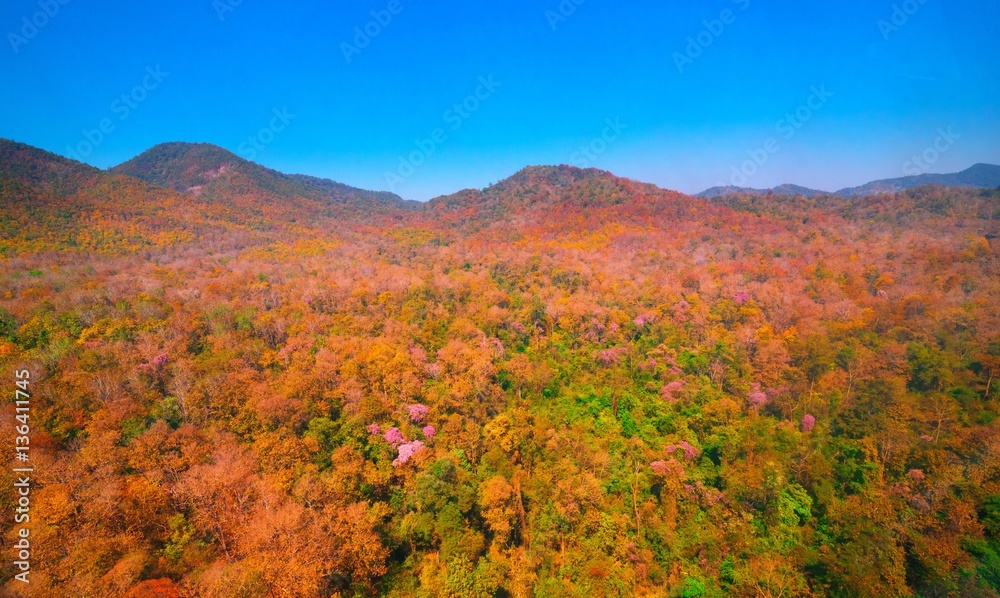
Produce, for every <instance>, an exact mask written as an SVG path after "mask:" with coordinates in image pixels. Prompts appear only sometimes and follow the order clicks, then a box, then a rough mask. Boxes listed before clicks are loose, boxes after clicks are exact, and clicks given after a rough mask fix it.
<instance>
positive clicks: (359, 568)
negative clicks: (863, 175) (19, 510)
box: [0, 142, 1000, 598]
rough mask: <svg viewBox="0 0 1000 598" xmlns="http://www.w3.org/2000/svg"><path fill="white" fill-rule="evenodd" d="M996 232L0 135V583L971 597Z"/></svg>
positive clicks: (993, 357) (990, 371)
mask: <svg viewBox="0 0 1000 598" xmlns="http://www.w3.org/2000/svg"><path fill="white" fill-rule="evenodd" d="M143 179H145V180H143ZM998 231H1000V191H992V190H985V191H984V190H978V189H977V190H973V189H949V188H944V187H922V188H919V189H916V190H912V191H908V192H904V193H899V194H894V195H888V194H886V195H879V196H875V197H872V198H856V199H845V198H840V197H834V196H824V197H818V198H813V199H806V198H804V197H796V196H779V195H773V194H769V195H753V196H749V195H748V196H728V197H722V198H717V199H714V200H705V199H699V198H694V197H689V196H685V195H682V194H678V193H674V192H670V191H664V190H661V189H658V188H656V187H653V186H650V185H644V184H640V183H636V182H633V181H629V180H626V179H620V178H616V177H614V176H612V175H610V174H608V173H604V172H600V171H597V170H578V169H574V168H569V167H537V168H528V169H525V170H523V171H521V172H519V173H518V174H516V175H514V176H513V177H511V178H510V179H507V180H505V181H502V182H500V183H498V184H496V185H493V186H491V187H489V188H487V189H484V190H469V191H464V192H461V193H458V194H456V195H453V196H449V197H443V198H439V199H436V200H433V201H431V202H429V203H428V204H422V205H421V204H413V203H409V202H403V201H402V200H400V199H399V198H396V197H395V196H391V195H388V194H374V193H369V192H364V191H361V190H356V189H351V188H349V187H345V186H340V185H334V184H332V183H329V182H326V181H319V180H318V179H309V178H307V177H288V176H285V175H280V174H279V173H275V172H273V171H268V170H265V169H263V168H260V167H257V166H255V165H253V164H250V163H248V162H244V161H242V160H240V159H239V158H236V157H235V156H232V155H230V154H227V153H225V152H223V151H222V150H218V149H217V148H211V147H209V146H186V145H180V144H173V145H169V146H159V147H158V148H154V150H151V152H149V153H148V154H144V155H143V156H140V157H139V158H137V159H136V160H133V161H132V162H129V163H126V164H125V165H123V166H122V167H119V168H118V169H115V170H114V171H111V172H104V171H98V170H94V169H91V168H89V167H86V166H83V165H80V164H77V163H74V162H70V161H67V160H63V159H61V158H58V157H56V156H54V155H51V154H46V153H44V152H41V151H39V150H34V149H32V148H29V147H27V146H23V145H19V144H14V143H11V142H0V380H3V381H4V385H5V390H4V393H5V394H4V396H5V397H6V398H5V401H4V403H3V405H4V412H3V413H2V414H0V420H2V425H0V446H2V447H5V448H4V449H3V450H5V451H9V450H10V449H11V448H12V447H13V446H14V435H15V432H14V410H13V404H12V400H13V396H12V393H11V392H8V390H9V389H13V372H14V371H15V369H21V368H28V369H30V371H31V373H32V380H33V383H32V384H33V390H34V395H33V399H32V401H33V407H32V414H31V418H32V422H31V423H32V440H31V442H32V445H31V446H32V453H31V459H32V465H33V466H34V467H35V468H36V473H35V478H34V479H35V482H36V486H35V487H34V489H33V491H32V520H31V523H30V526H29V527H30V529H31V538H32V547H33V551H34V553H33V557H32V558H33V560H34V561H35V565H34V567H33V570H32V583H31V584H30V587H25V586H24V584H22V583H20V582H17V581H16V580H13V579H12V576H13V571H12V570H11V568H10V567H9V566H7V565H4V567H3V568H2V577H0V584H3V589H0V592H2V591H6V592H7V593H8V594H10V595H16V596H20V595H25V596H27V595H32V596H53V597H61V596H79V597H96V598H105V597H128V598H146V597H150V598H152V597H166V598H171V597H181V596H198V597H219V598H222V597H227V598H228V597H243V598H256V597H261V598H263V597H277V596H289V597H291V596H302V597H307V596H335V597H343V598H347V597H365V596H386V597H392V598H418V597H419V598H422V597H428V598H429V597H438V596H442V597H455V598H458V597H461V598H467V597H468V598H471V597H484V598H485V597H493V596H497V597H504V596H513V597H537V598H555V597H562V596H567V597H569V596H580V597H588V598H593V597H596V596H622V597H627V596H644V597H645V596H649V597H652V596H663V597H685V598H694V597H702V596H704V597H709V596H713V597H714V596H747V597H751V596H753V597H772V598H777V597H783V598H788V597H799V596H835V597H844V598H855V597H859V598H863V597H874V596H888V597H897V596H898V597H903V596H924V597H944V596H962V597H970V598H972V597H977V598H978V597H983V598H987V597H994V598H995V597H997V596H998V595H1000V433H998V432H1000V429H998V428H1000V421H998V419H997V416H998V414H1000V403H998V399H1000V390H998V386H1000V380H998V377H1000V314H998V306H1000V299H998V297H1000V261H998V258H1000V255H998V249H1000V247H998V241H997V235H998ZM12 457H13V455H12V454H10V453H8V458H7V460H8V461H11V460H12ZM13 481H14V480H13V474H12V473H11V467H10V466H5V467H4V468H3V469H2V470H0V485H2V487H4V488H7V489H10V488H12V483H13ZM15 498H16V497H15V495H14V494H13V492H8V491H4V493H3V494H2V501H3V503H4V505H5V506H4V511H5V512H6V513H8V515H4V516H3V517H2V518H0V531H2V532H3V540H2V542H3V553H4V555H10V554H11V552H12V546H13V543H14V541H15V532H14V531H13V529H14V522H13V518H12V516H10V514H11V513H12V512H13V506H14V502H15ZM9 560H10V559H9V558H8V557H7V556H5V560H4V562H5V563H7V562H8V561H9Z"/></svg>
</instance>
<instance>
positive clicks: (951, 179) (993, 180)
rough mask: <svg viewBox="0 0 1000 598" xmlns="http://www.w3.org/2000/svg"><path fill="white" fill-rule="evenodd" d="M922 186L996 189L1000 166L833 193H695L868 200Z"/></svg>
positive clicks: (792, 188) (795, 188)
mask: <svg viewBox="0 0 1000 598" xmlns="http://www.w3.org/2000/svg"><path fill="white" fill-rule="evenodd" d="M924 185H943V186H945V187H981V188H993V187H1000V166H997V165H994V164H976V165H975V166H972V167H971V168H967V169H966V170H963V171H962V172H956V173H952V174H921V175H918V176H908V177H902V178H898V179H882V180H880V181H872V182H870V183H867V184H864V185H861V186H859V187H848V188H846V189H841V190H840V191H836V192H833V193H831V192H828V191H820V190H818V189H809V188H808V187H801V186H799V185H787V184H786V185H780V186H778V187H774V188H772V189H753V188H750V187H732V186H725V187H712V188H711V189H706V190H705V191H702V192H701V193H699V194H698V197H706V198H713V197H719V196H722V195H737V194H749V195H763V194H766V193H774V194H776V195H802V196H804V197H809V198H812V197H817V196H820V195H842V196H845V197H854V196H859V197H868V196H871V195H876V194H879V193H896V192H899V191H906V190H907V189H914V188H916V187H922V186H924Z"/></svg>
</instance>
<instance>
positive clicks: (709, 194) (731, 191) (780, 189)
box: [698, 183, 827, 199]
mask: <svg viewBox="0 0 1000 598" xmlns="http://www.w3.org/2000/svg"><path fill="white" fill-rule="evenodd" d="M767 193H775V194H778V195H802V196H804V197H816V196H819V195H827V192H826V191H819V190H817V189H810V188H808V187H801V186H799V185H792V184H789V183H786V184H784V185H778V186H777V187H772V188H771V189H753V188H750V187H734V186H732V185H726V186H724V187H712V188H711V189H706V190H704V191H702V192H701V193H699V194H698V197H704V198H707V199H712V198H715V197H719V196H723V195H738V194H749V195H766V194H767Z"/></svg>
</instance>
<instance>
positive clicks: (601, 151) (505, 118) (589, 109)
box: [0, 0, 1000, 200]
mask: <svg viewBox="0 0 1000 598" xmlns="http://www.w3.org/2000/svg"><path fill="white" fill-rule="evenodd" d="M804 4H808V5H804ZM46 10H47V11H48V13H49V14H46V12H45V11H46ZM373 11H374V12H373ZM25 20H27V23H29V25H26V21H25ZM378 20H381V21H382V23H381V24H380V23H378ZM32 21H34V24H33V25H32V24H30V23H31V22H32ZM366 28H367V30H368V32H369V33H374V35H372V36H368V39H366V37H365V36H360V37H359V36H358V34H357V32H358V29H360V30H362V31H364V30H365V29H366ZM0 32H2V33H3V34H4V37H5V43H4V45H3V47H0V80H2V84H3V93H2V94H0V114H2V115H3V117H2V118H0V136H2V137H7V138H11V139H15V140H18V141H23V142H26V143H29V144H32V145H36V146H39V147H42V148H44V149H47V150H50V151H54V152H56V153H60V154H63V155H71V154H74V152H75V155H76V156H79V157H80V158H83V159H84V160H85V161H87V162H89V163H91V164H94V165H96V166H99V167H108V166H112V165H115V164H118V163H120V162H122V161H124V160H126V159H128V158H130V157H132V156H134V155H136V154H138V153H140V152H141V151H143V150H144V149H146V148H148V147H150V146H152V145H155V144H156V143H159V142H163V141H206V142H210V143H215V144H218V145H220V146H223V147H225V148H227V149H230V150H232V151H234V152H236V153H238V154H240V155H242V156H244V157H247V158H252V159H254V160H255V161H257V162H260V163H261V164H264V165H266V166H269V167H272V168H276V169H279V170H282V171H286V172H300V173H305V174H312V175H317V176H324V177H329V178H332V179H335V180H338V181H343V182H346V183H349V184H352V185H356V186H359V187H364V188H370V189H392V190H394V191H396V192H397V193H399V194H400V195H402V196H403V197H406V198H412V199H421V200H423V199H428V198H430V197H433V196H435V195H439V194H445V193H451V192H454V191H457V190H459V189H462V188H467V187H484V186H486V185H488V184H490V183H492V182H495V181H497V180H500V179H502V178H505V177H507V176H509V175H510V174H512V173H513V172H515V171H516V170H518V169H520V168H522V167H523V166H526V165H529V164H561V163H569V164H576V165H580V166H584V165H589V166H596V167H599V168H604V169H607V170H611V171H612V172H614V173H616V174H619V175H622V176H628V177H632V178H635V179H639V180H643V181H649V182H653V183H656V184H658V185H661V186H663V187H667V188H671V189H678V190H681V191H685V192H698V191H701V190H703V189H705V188H707V187H710V186H713V185H716V184H719V183H726V184H728V183H731V182H740V183H744V184H746V185H748V186H754V187H768V186H773V185H777V184H780V183H785V182H794V183H798V184H802V185H806V186H811V187H817V188H821V189H826V190H836V189H839V188H841V187H846V186H850V185H857V184H861V183H864V182H867V181H869V180H872V179H878V178H889V177H897V176H904V175H905V174H913V168H915V166H914V164H918V166H916V168H918V169H919V170H921V171H922V170H927V171H929V172H953V171H957V170H962V169H964V168H966V167H968V166H970V165H972V164H973V163H976V162H990V163H1000V2H998V1H996V0H989V1H987V0H975V1H960V0H957V1H953V2H944V0H925V1H924V2H920V0H907V2H898V1H897V2H892V1H885V2H883V1H881V0H841V1H840V2H836V3H830V2H826V3H800V2H782V1H778V0H774V1H771V2H767V1H765V0H713V1H702V2H662V1H646V0H640V1H634V2H629V3H622V2H612V1H611V0H540V1H533V2H528V1H519V0H508V1H506V2H488V1H484V2H457V1H452V0H439V1H436V2H433V3H432V2H428V1H426V0H374V1H368V0H358V1H352V2H349V3H348V2H329V1H323V2H318V1H304V2H298V3H295V4H291V3H278V2H265V1H264V0H242V1H239V0H215V1H213V0H197V1H191V0H179V1H176V2H133V3H117V2H115V3H111V2H102V1H100V0H94V1H87V2H84V1H83V0H41V2H39V0H8V1H7V2H5V3H3V6H2V8H0ZM345 44H346V45H345ZM362 46H363V47H362ZM348 58H349V59H348ZM150 73H156V76H154V75H152V74H150ZM816 91H819V92H820V94H819V96H816ZM123 96H124V97H123ZM477 96H478V97H477ZM456 105H457V106H456ZM463 106H464V107H463ZM796 112H797V115H796ZM276 114H278V115H281V116H280V117H279V116H276ZM789 116H791V118H790V119H789ZM102 127H103V128H104V131H103V132H102V131H101V129H102ZM942 134H944V135H945V136H946V137H947V139H948V141H947V142H942V141H941V139H940V137H941V136H942ZM418 142H419V143H418ZM935 144H936V145H937V148H938V149H935V150H934V151H930V150H929V148H933V147H935ZM921 155H923V156H924V158H925V159H924V160H921V161H920V162H917V163H915V162H913V160H912V158H913V157H914V156H921ZM926 158H932V159H930V160H927V159H926ZM741 170H742V173H741V174H742V175H743V177H745V178H739V177H737V176H734V171H735V172H739V171H741Z"/></svg>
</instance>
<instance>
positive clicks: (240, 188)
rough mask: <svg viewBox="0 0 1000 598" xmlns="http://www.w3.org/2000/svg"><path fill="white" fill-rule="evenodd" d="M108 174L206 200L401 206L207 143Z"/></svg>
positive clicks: (154, 151)
mask: <svg viewBox="0 0 1000 598" xmlns="http://www.w3.org/2000/svg"><path fill="white" fill-rule="evenodd" d="M111 170H112V171H113V172H118V173H122V174H127V175H130V176H134V177H136V178H139V179H142V180H144V181H148V182H151V183H155V184H157V185H160V186H163V187H170V188H172V189H176V190H178V191H184V192H187V193H192V194H194V195H204V196H207V197H217V198H231V197H234V196H239V195H247V194H254V193H257V194H263V195H269V196H279V197H303V198H308V199H314V200H326V201H367V202H375V203H383V204H396V205H402V204H404V203H405V202H404V200H403V199H402V198H401V197H399V196H398V195H396V194H394V193H387V192H377V191H367V190H365V189H358V188H355V187H350V186H348V185H344V184H342V183H337V182H334V181H331V180H328V179H321V178H316V177H311V176H306V175H289V174H284V173H281V172H278V171H276V170H272V169H270V168H265V167H263V166H260V165H259V164H256V163H254V162H250V161H248V160H245V159H243V158H240V157H239V156H237V155H236V154H234V153H232V152H230V151H228V150H226V149H223V148H221V147H218V146H216V145H212V144H209V143H183V142H170V143H161V144H159V145H156V146H154V147H152V148H150V149H148V150H146V151H145V152H143V153H141V154H139V155H138V156H136V157H135V158H132V159H131V160H129V161H127V162H124V163H122V164H120V165H118V166H115V167H114V168H112V169H111Z"/></svg>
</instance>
